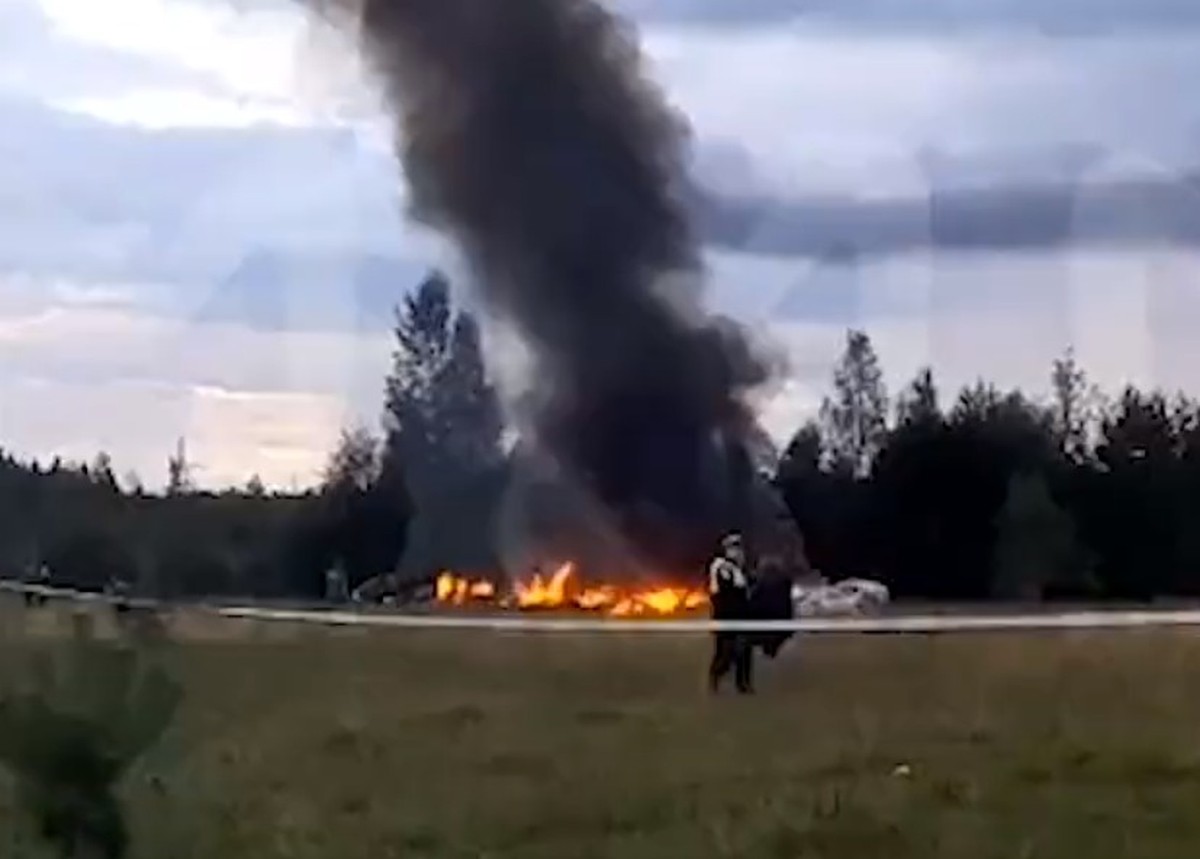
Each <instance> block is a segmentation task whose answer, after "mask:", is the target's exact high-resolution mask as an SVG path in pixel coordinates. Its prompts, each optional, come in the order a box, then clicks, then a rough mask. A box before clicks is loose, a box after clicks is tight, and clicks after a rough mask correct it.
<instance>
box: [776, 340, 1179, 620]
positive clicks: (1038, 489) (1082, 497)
mask: <svg viewBox="0 0 1200 859" xmlns="http://www.w3.org/2000/svg"><path fill="white" fill-rule="evenodd" d="M1048 377H1049V378H1048V380H1049V382H1050V392H1051V393H1050V396H1049V397H1048V398H1046V399H1045V400H1042V401H1039V400H1038V399H1036V398H1033V397H1030V396H1028V395H1026V394H1025V393H1023V392H1021V391H1020V390H1007V391H1004V390H1000V389H999V388H997V387H996V386H995V385H993V384H989V383H987V382H984V381H977V382H975V383H973V384H971V385H968V386H966V387H964V388H963V389H961V390H959V391H957V392H952V393H951V395H950V397H948V398H944V397H943V396H942V393H941V391H940V390H939V388H938V385H937V383H936V380H935V378H934V375H933V373H932V371H931V370H930V369H929V368H924V369H922V370H920V371H919V372H918V373H917V375H916V376H915V378H914V379H913V380H912V381H911V382H910V383H909V384H908V385H907V386H906V387H905V388H904V390H903V391H901V392H900V394H899V396H897V397H895V399H894V402H893V400H892V399H891V398H889V396H888V393H887V391H886V388H885V385H884V382H883V372H882V369H881V363H880V360H879V357H878V356H877V354H876V353H875V350H874V348H873V347H872V344H871V341H870V338H869V337H868V335H867V334H866V333H864V332H862V331H851V332H849V333H848V335H847V339H846V346H845V351H844V353H843V355H842V357H841V359H840V361H839V362H838V364H837V367H836V369H835V371H834V374H833V392H832V393H831V395H830V396H829V397H827V398H826V399H825V401H824V403H823V405H822V408H821V412H820V415H819V416H818V417H817V418H814V419H813V420H812V421H810V422H808V423H806V424H805V425H804V426H803V427H801V428H800V429H799V430H798V431H797V432H796V434H795V435H794V437H793V438H792V439H791V441H790V443H789V444H788V445H787V448H786V450H785V451H784V454H783V456H782V458H781V460H780V463H779V467H778V471H777V474H776V475H775V482H776V485H777V486H778V487H779V489H780V491H781V492H782V494H783V495H784V497H785V499H786V501H787V504H788V507H789V509H790V510H791V511H792V514H793V516H794V517H795V519H796V521H797V522H798V523H799V525H800V528H801V530H802V532H803V534H804V536H805V539H806V548H807V552H808V555H809V558H810V561H811V562H812V564H813V565H814V566H815V567H817V568H820V569H821V570H822V572H823V573H825V574H826V575H827V576H829V577H831V578H840V577H843V576H848V575H866V576H871V577H874V578H877V579H880V580H882V581H884V582H886V583H887V584H888V585H889V586H890V587H891V589H892V591H893V593H894V594H896V595H898V596H901V597H910V598H922V599H933V600H986V599H1019V600H1038V599H1084V598H1086V599H1114V600H1128V601H1140V600H1145V599H1150V598H1155V597H1168V596H1194V595H1196V594H1198V593H1200V403H1198V402H1197V400H1195V399H1194V398H1192V397H1189V396H1187V395H1185V394H1182V393H1180V394H1174V395H1168V394H1167V393H1165V392H1163V391H1160V390H1151V391H1143V390H1139V389H1138V388H1136V387H1134V386H1129V387H1127V388H1125V389H1124V390H1123V391H1121V392H1120V393H1119V395H1118V396H1116V397H1115V398H1111V399H1109V398H1107V397H1105V396H1103V395H1102V394H1101V393H1100V392H1099V391H1098V390H1097V389H1096V387H1095V386H1094V385H1092V384H1090V383H1089V381H1088V378H1087V374H1086V372H1085V370H1084V369H1083V368H1082V367H1081V366H1080V365H1079V363H1078V362H1077V361H1076V359H1075V357H1074V355H1073V353H1072V351H1071V350H1068V351H1067V352H1066V353H1065V354H1064V355H1063V356H1062V357H1061V358H1060V359H1058V360H1057V361H1055V362H1054V364H1053V366H1052V367H1051V368H1049V373H1048Z"/></svg>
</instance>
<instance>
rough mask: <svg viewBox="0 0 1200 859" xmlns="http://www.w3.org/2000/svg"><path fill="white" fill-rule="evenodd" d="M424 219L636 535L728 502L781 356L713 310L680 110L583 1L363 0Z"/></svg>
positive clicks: (551, 429)
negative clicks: (500, 322) (504, 328)
mask: <svg viewBox="0 0 1200 859" xmlns="http://www.w3.org/2000/svg"><path fill="white" fill-rule="evenodd" d="M340 11H342V12H352V13H353V16H354V19H355V22H356V23H357V25H358V26H359V28H360V29H359V36H360V39H361V47H362V51H363V54H364V57H365V59H366V61H367V64H368V66H369V67H370V68H371V69H372V70H373V71H374V72H375V73H377V74H378V75H379V76H380V78H381V79H382V82H383V86H384V91H385V94H386V96H387V99H388V102H389V104H390V106H391V109H392V110H393V112H394V114H395V119H396V133H397V151H398V153H399V156H400V159H401V161H402V163H403V167H404V171H405V174H406V175H407V178H408V181H409V184H410V186H411V198H412V210H413V215H414V217H416V218H417V219H419V220H420V221H422V222H424V223H426V224H429V225H431V226H433V227H435V228H437V229H439V230H441V231H442V232H444V233H445V234H446V235H448V236H449V237H451V238H452V239H453V240H454V241H456V242H457V243H458V245H459V246H460V248H461V249H462V250H463V252H464V254H465V256H466V258H467V259H468V260H469V261H470V263H471V265H472V266H473V268H474V270H475V271H474V273H475V276H476V280H477V283H478V288H479V290H480V293H481V297H482V299H483V303H484V305H485V306H486V307H487V309H488V310H489V312H491V313H493V314H496V315H498V316H499V317H501V318H503V319H504V320H505V321H506V322H507V323H508V324H510V325H512V326H513V327H514V328H515V330H516V331H517V332H518V333H519V335H520V336H521V338H522V339H523V340H524V342H525V344H526V345H527V346H528V347H529V349H530V352H531V354H532V357H533V362H534V379H535V382H536V391H535V396H534V397H533V398H532V400H531V401H530V414H529V415H528V416H527V418H528V421H529V426H530V427H531V428H532V431H533V436H534V440H535V443H536V444H537V446H538V447H539V448H540V449H541V450H542V451H543V452H544V453H545V454H548V455H549V456H551V457H552V458H553V459H554V460H555V461H556V462H557V463H558V465H559V466H560V467H561V468H562V469H563V470H564V471H565V472H566V473H567V474H568V475H569V476H570V479H571V480H572V481H573V482H575V483H577V485H582V486H584V487H586V489H587V491H588V492H589V494H590V495H591V496H592V497H593V498H595V499H597V500H598V501H599V503H600V504H601V506H602V508H603V509H604V510H605V511H606V512H607V513H608V514H610V515H611V519H612V521H614V522H616V523H618V525H617V527H618V529H619V530H620V531H621V532H622V533H624V534H625V536H626V537H627V538H628V539H631V540H632V542H633V543H634V545H636V546H638V547H639V548H640V549H641V550H642V552H643V553H645V554H650V555H654V554H656V553H660V550H663V549H665V547H667V546H669V545H670V546H676V547H678V546H679V540H678V539H676V538H678V537H680V536H681V535H699V534H702V533H703V534H704V535H705V537H704V539H705V540H706V541H707V539H708V538H709V537H710V536H711V534H710V533H709V530H710V529H711V528H713V527H720V526H721V524H723V521H724V520H725V519H726V517H727V516H728V515H729V509H728V508H729V505H730V504H731V503H732V502H731V494H730V492H729V481H728V474H729V473H730V469H728V468H726V467H725V465H723V464H722V461H721V460H722V456H721V455H720V454H719V452H718V451H719V447H718V446H717V445H716V441H717V439H718V438H719V437H720V436H721V435H722V434H724V435H725V436H726V437H730V436H736V435H737V434H738V433H740V431H741V430H742V429H743V428H744V427H745V426H746V425H747V422H748V420H749V418H748V412H747V409H746V407H745V403H744V400H743V397H744V395H745V394H746V393H747V392H748V391H750V390H751V389H753V388H754V387H756V386H757V385H759V384H761V383H762V382H764V381H765V380H766V379H767V376H768V370H767V366H766V365H765V363H764V362H762V361H761V360H760V359H759V358H758V357H757V356H756V354H755V352H754V350H753V349H752V348H751V346H750V344H749V343H748V341H747V339H746V338H745V337H744V335H743V333H742V332H741V331H740V330H739V329H737V328H736V327H735V326H734V325H732V324H731V323H728V322H725V321H720V322H718V321H717V320H714V319H712V318H710V317H708V316H706V314H705V313H704V312H703V310H702V308H701V295H700V253H699V245H698V242H697V240H696V238H695V236H694V235H693V232H692V229H691V225H690V224H689V222H688V219H687V216H686V205H685V203H684V200H683V195H684V191H685V172H686V156H687V137H688V134H687V127H686V123H685V122H684V120H683V118H682V117H681V116H679V115H678V114H677V113H676V112H674V111H673V110H671V109H670V107H669V106H668V105H667V103H666V101H665V99H664V97H663V95H662V94H661V93H660V91H659V90H658V88H657V87H656V86H655V85H654V84H653V83H651V82H650V80H649V79H648V77H647V76H646V75H645V74H644V69H643V66H642V59H641V55H640V51H639V48H638V44H637V39H636V36H635V34H633V33H632V32H631V31H630V30H629V29H628V28H627V27H626V26H625V25H624V24H623V23H622V22H621V21H620V20H619V19H617V18H615V17H614V16H613V15H612V14H611V13H610V12H609V11H607V10H606V9H604V8H603V7H602V6H600V5H598V4H596V3H594V2H590V1H589V0H503V2H499V0H362V2H361V3H360V4H356V5H355V7H354V8H353V9H350V8H349V7H346V8H342V9H341V10H340Z"/></svg>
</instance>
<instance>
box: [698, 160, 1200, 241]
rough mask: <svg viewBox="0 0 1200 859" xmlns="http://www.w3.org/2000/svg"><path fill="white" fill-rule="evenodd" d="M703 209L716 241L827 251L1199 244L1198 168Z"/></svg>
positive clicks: (721, 200)
mask: <svg viewBox="0 0 1200 859" xmlns="http://www.w3.org/2000/svg"><path fill="white" fill-rule="evenodd" d="M695 211H696V212H697V216H698V218H699V220H700V222H701V224H702V226H703V231H704V235H705V236H706V238H707V239H708V241H709V242H710V243H711V244H713V245H716V246H718V247H723V248H728V249H734V250H739V251H744V252H752V253H767V254H779V255H788V256H804V257H820V258H823V259H838V258H842V259H846V258H852V257H856V256H878V255H883V254H893V253H901V252H905V251H909V250H916V249H922V248H942V249H953V250H1039V249H1052V248H1061V247H1068V246H1089V245H1092V246H1107V247H1119V246H1137V245H1145V244H1171V245H1179V246H1188V247H1196V246H1200V171H1197V173H1196V174H1195V175H1191V176H1182V177H1180V178H1178V179H1173V180H1161V181H1152V180H1125V181H1109V182H1104V183H1097V184H1070V183H1065V182H1063V183H1046V184H1023V185H1015V186H1001V187H994V188H984V189H969V188H958V189H949V190H944V191H934V192H931V193H930V194H929V195H928V196H926V197H923V198H910V199H894V200H883V201H876V200H872V201H856V200H853V199H850V198H835V197H825V198H809V199H804V200H780V199H771V198H768V197H743V198H741V199H738V198H735V197H730V196H725V197H718V196H714V195H709V194H704V193H699V194H697V199H696V203H695Z"/></svg>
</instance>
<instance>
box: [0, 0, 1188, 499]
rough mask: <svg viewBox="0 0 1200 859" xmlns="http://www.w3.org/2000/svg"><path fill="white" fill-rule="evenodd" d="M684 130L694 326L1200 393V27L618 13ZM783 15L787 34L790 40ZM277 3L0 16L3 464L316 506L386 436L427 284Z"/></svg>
mask: <svg viewBox="0 0 1200 859" xmlns="http://www.w3.org/2000/svg"><path fill="white" fill-rule="evenodd" d="M619 5H620V6H621V7H622V8H623V9H626V10H628V11H629V12H630V13H631V14H632V15H633V16H634V17H635V19H636V21H637V23H638V24H639V25H640V27H641V33H642V36H643V41H644V44H645V47H646V49H647V52H648V53H649V55H650V58H651V67H652V71H653V73H654V74H655V75H656V76H658V78H659V79H660V80H661V81H662V83H663V84H664V86H665V88H666V90H667V92H668V94H669V95H670V97H671V98H672V99H673V100H674V101H675V102H676V103H677V104H678V105H679V106H680V107H681V108H683V109H684V110H685V111H686V113H687V114H688V115H689V116H690V117H691V120H692V122H693V126H694V130H695V165H696V174H697V177H698V179H699V180H700V182H701V183H702V184H703V185H704V186H705V188H706V189H707V191H706V194H707V199H706V202H705V205H704V206H703V207H702V210H698V212H697V215H698V217H700V219H701V222H702V223H703V224H704V227H705V229H706V235H707V236H708V238H709V240H710V251H709V261H710V269H711V272H710V273H711V293H710V299H711V302H712V304H713V306H714V307H715V308H717V309H720V310H722V311H726V312H731V313H734V314H736V315H738V316H740V317H742V318H743V319H745V320H747V321H748V322H751V323H754V324H756V325H757V326H758V328H759V330H761V331H763V332H764V334H765V335H766V336H768V337H770V338H771V339H772V340H773V341H774V342H775V343H776V344H778V345H779V346H780V347H781V348H785V349H786V350H787V351H788V353H789V354H790V356H791V358H792V374H791V376H790V377H789V380H788V383H787V384H786V385H782V386H780V387H779V388H778V389H776V390H774V391H773V392H772V395H771V397H770V398H768V399H767V400H766V401H765V402H764V407H763V408H764V412H763V414H764V419H765V421H766V422H767V424H768V426H769V427H770V428H771V429H772V430H773V431H774V432H776V433H777V434H780V435H782V434H784V433H785V432H786V430H787V429H788V428H789V427H791V426H793V425H794V424H795V423H796V422H797V421H798V420H800V419H801V418H802V417H803V416H804V415H805V414H806V413H807V412H809V411H811V409H812V408H813V407H814V405H815V404H816V402H817V401H818V400H819V398H820V396H821V394H822V392H823V390H824V388H825V386H826V380H827V378H828V375H829V370H830V364H831V362H832V360H833V359H834V357H835V356H836V354H837V352H838V350H839V347H840V345H841V341H842V339H843V337H844V332H845V329H846V328H847V327H848V326H862V327H866V328H867V329H868V330H869V331H870V332H871V334H872V335H873V337H874V338H875V340H876V343H877V346H878V348H879V351H880V352H881V355H882V357H883V360H884V361H885V364H886V367H887V370H888V373H889V375H888V381H889V383H890V384H891V386H892V388H893V389H895V388H897V387H899V386H900V385H901V384H903V383H904V382H905V381H906V380H907V379H908V378H909V377H911V375H912V374H913V372H914V371H915V370H916V369H917V368H918V366H919V365H921V364H924V363H932V364H933V365H934V367H935V370H936V371H937V373H938V374H939V375H940V376H941V378H942V379H943V381H944V382H945V385H946V386H947V387H952V386H957V385H959V384H961V383H963V382H965V381H968V380H970V379H973V378H974V377H976V376H979V375H983V376H985V377H988V378H993V379H995V380H997V381H999V382H1000V383H1002V384H1005V385H1021V386H1023V387H1026V388H1029V389H1034V390H1039V389H1044V388H1045V387H1046V385H1045V380H1046V378H1047V375H1048V368H1049V364H1050V362H1051V360H1052V359H1053V358H1054V357H1055V356H1056V355H1058V354H1059V353H1061V352H1062V351H1063V349H1064V348H1065V347H1066V346H1067V345H1068V344H1074V345H1075V347H1076V349H1077V351H1078V352H1079V354H1080V356H1081V358H1082V359H1083V361H1084V362H1085V364H1086V365H1087V366H1088V368H1089V369H1090V370H1091V371H1092V374H1093V376H1094V377H1095V378H1096V380H1097V381H1099V382H1101V383H1102V384H1104V385H1105V386H1106V387H1109V388H1113V387H1116V386H1118V385H1120V384H1122V383H1123V382H1125V381H1127V380H1130V381H1135V382H1138V383H1140V384H1161V385H1164V386H1167V387H1170V388H1175V387H1179V386H1186V387H1190V388H1200V364H1198V362H1197V359H1198V358H1200V348H1198V347H1197V346H1193V345H1191V343H1192V341H1193V340H1195V339H1196V338H1194V337H1193V336H1192V332H1193V329H1194V328H1195V326H1196V323H1197V322H1200V277H1198V276H1200V260H1198V259H1197V250H1196V249H1197V246H1198V245H1200V205H1196V204H1195V203H1194V201H1195V200H1198V199H1200V198H1198V197H1197V196H1196V195H1197V194H1200V179H1198V178H1196V177H1200V100H1197V99H1195V98H1194V96H1192V95H1191V94H1190V93H1191V89H1192V87H1194V81H1196V80H1200V4H1196V3H1195V2H1193V0H1057V2H1053V3H1045V2H1036V0H953V2H945V0H941V2H936V3H935V2H932V0H905V2H900V0H836V2H835V0H816V2H814V0H804V2H801V0H740V2H736V3H734V2H730V0H619ZM801 9H802V10H804V11H803V12H801V11H799V10H801ZM343 47H344V46H342V45H341V44H339V42H338V41H337V39H336V38H334V37H333V36H331V35H330V34H328V33H325V32H324V31H321V30H319V29H317V28H315V27H313V26H310V25H309V24H308V23H307V22H306V20H305V19H304V17H303V16H302V15H300V14H299V13H297V12H296V11H295V9H294V8H293V7H291V6H289V5H287V4H285V3H281V2H276V0H240V2H237V3H235V2H233V0H229V2H224V3H223V2H218V0H105V2H103V3H101V2H94V0H0V128H3V129H4V134H3V135H0V443H2V444H3V445H4V446H5V447H8V448H10V449H15V450H16V451H17V452H19V453H21V454H36V455H38V456H43V457H44V456H49V455H52V454H61V455H64V456H70V457H87V458H90V457H91V456H92V455H93V454H94V452H95V451H96V450H98V449H101V448H103V449H106V450H108V451H109V452H110V453H111V454H112V455H113V456H114V458H115V459H116V461H117V464H118V466H119V467H120V468H122V469H126V468H129V469H136V470H137V471H138V472H139V473H140V474H141V475H142V476H143V477H144V478H145V479H146V480H147V481H148V482H150V483H152V484H153V483H158V482H161V480H162V478H163V475H164V471H165V462H166V458H167V456H168V454H169V452H170V450H171V448H172V447H173V444H174V440H175V439H176V438H177V437H179V436H186V438H187V441H188V445H189V450H190V452H191V454H192V455H193V457H194V458H195V459H196V461H197V462H198V463H199V465H200V466H201V471H200V473H199V476H200V478H201V479H202V480H204V481H205V482H208V483H228V482H239V483H240V482H244V481H245V480H246V479H247V478H248V477H249V476H250V474H252V473H255V472H257V473H259V474H261V475H262V477H263V478H264V479H266V480H267V481H268V482H270V483H275V484H284V485H286V484H289V483H291V482H293V481H295V482H298V483H301V484H303V483H306V482H308V481H309V480H311V479H312V477H313V475H314V473H315V471H316V469H317V468H319V466H320V464H321V462H322V461H323V458H324V456H325V453H326V451H327V450H328V449H329V447H330V445H331V444H332V442H333V439H334V438H335V437H336V434H337V432H338V429H339V428H340V427H341V426H343V425H345V424H346V423H347V422H350V421H353V420H356V419H363V420H367V421H370V422H374V421H375V420H376V416H377V412H378V407H379V399H380V397H379V393H380V386H381V381H382V376H383V374H384V372H385V371H386V367H387V356H388V350H389V343H388V338H387V325H388V322H389V318H388V308H389V305H390V304H391V303H392V302H394V301H395V300H396V297H397V296H398V295H400V294H401V293H402V291H403V290H404V289H405V288H406V287H407V286H408V285H410V284H411V283H413V282H415V281H416V280H417V279H418V278H419V277H420V275H421V273H422V271H423V270H424V269H425V268H426V267H427V266H429V265H430V264H438V265H444V266H449V267H451V268H453V267H454V265H455V260H454V257H453V254H452V251H451V249H448V248H446V247H444V246H443V245H442V244H441V243H440V242H439V241H438V240H437V239H436V237H433V236H429V235H424V234H422V233H420V232H418V231H415V230H413V229H412V228H409V227H407V226H406V225H405V224H404V222H403V218H402V217H401V215H400V211H401V203H400V201H401V199H402V196H403V193H404V190H403V181H402V177H401V176H400V174H399V172H398V170H397V169H396V167H395V166H394V164H393V162H392V160H391V158H390V155H389V152H388V146H387V135H386V132H385V130H384V125H383V123H382V121H381V117H380V116H379V114H378V111H377V100H376V98H375V96H374V94H373V90H372V88H371V87H370V86H369V85H368V84H367V83H366V82H365V81H364V80H363V78H362V76H361V75H360V74H359V70H358V69H357V68H356V67H355V65H354V64H353V63H352V62H349V61H347V60H346V58H345V53H344V51H343Z"/></svg>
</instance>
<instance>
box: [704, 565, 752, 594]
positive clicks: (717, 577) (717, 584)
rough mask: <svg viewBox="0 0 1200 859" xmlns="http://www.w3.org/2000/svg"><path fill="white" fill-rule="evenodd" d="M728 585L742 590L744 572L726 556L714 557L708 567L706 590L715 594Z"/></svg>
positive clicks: (744, 582) (744, 583)
mask: <svg viewBox="0 0 1200 859" xmlns="http://www.w3.org/2000/svg"><path fill="white" fill-rule="evenodd" d="M730 585H732V586H733V587H735V588H738V589H739V590H744V589H745V587H746V574H745V573H744V572H743V571H742V568H741V566H740V565H739V564H735V563H734V562H733V561H731V560H729V559H728V558H716V559H715V560H714V561H713V562H712V563H711V564H709V567H708V592H709V593H710V594H716V593H719V592H720V591H722V590H724V588H725V587H727V586H730Z"/></svg>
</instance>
